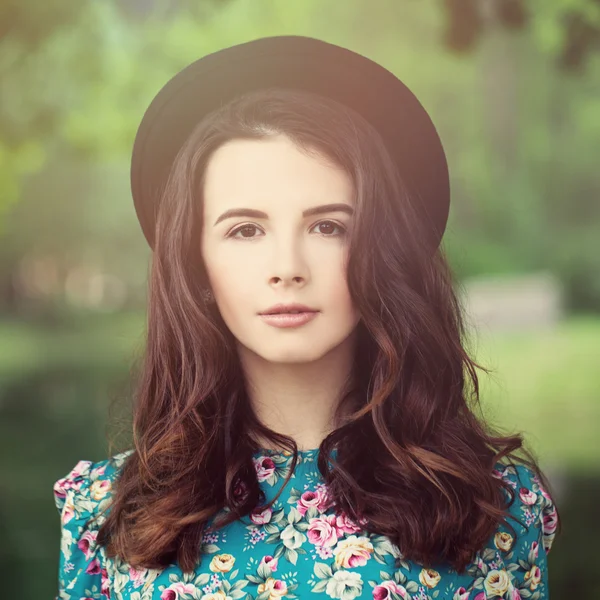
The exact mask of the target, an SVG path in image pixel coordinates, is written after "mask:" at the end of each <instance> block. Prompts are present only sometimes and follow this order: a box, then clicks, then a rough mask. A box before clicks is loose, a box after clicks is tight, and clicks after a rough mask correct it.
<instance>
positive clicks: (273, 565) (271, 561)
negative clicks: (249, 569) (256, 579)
mask: <svg viewBox="0 0 600 600" xmlns="http://www.w3.org/2000/svg"><path fill="white" fill-rule="evenodd" d="M278 562H279V559H278V558H275V557H273V556H271V555H270V554H267V556H263V558H262V560H261V561H260V564H262V565H266V566H267V567H269V568H270V569H271V571H272V572H273V573H274V572H275V571H277V563H278Z"/></svg>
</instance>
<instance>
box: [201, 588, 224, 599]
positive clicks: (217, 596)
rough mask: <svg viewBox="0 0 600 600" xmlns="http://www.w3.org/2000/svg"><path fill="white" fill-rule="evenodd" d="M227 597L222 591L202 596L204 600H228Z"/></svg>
mask: <svg viewBox="0 0 600 600" xmlns="http://www.w3.org/2000/svg"><path fill="white" fill-rule="evenodd" d="M226 598H227V596H226V595H225V592H222V591H220V590H219V591H218V592H213V593H212V594H204V596H202V600H226Z"/></svg>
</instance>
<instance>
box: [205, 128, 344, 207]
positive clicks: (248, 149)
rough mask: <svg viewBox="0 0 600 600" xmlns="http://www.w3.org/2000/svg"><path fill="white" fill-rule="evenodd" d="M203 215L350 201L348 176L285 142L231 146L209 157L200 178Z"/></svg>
mask: <svg viewBox="0 0 600 600" xmlns="http://www.w3.org/2000/svg"><path fill="white" fill-rule="evenodd" d="M203 196H204V204H205V212H207V213H209V214H210V213H213V212H214V211H216V210H221V209H223V208H231V207H234V206H239V205H240V204H239V203H240V201H241V200H244V202H245V203H246V205H253V206H256V207H258V205H259V204H263V205H264V206H265V207H267V206H271V207H277V206H280V207H287V208H288V209H289V208H290V207H292V206H293V205H298V206H299V207H300V206H307V205H309V204H310V205H312V204H314V201H315V200H317V201H321V200H326V201H328V202H334V201H346V202H350V201H351V199H352V182H351V179H350V177H349V175H348V174H347V173H346V172H345V171H344V170H343V169H342V168H341V167H339V166H338V165H335V164H334V163H332V162H331V161H330V160H328V159H327V158H325V157H324V156H323V155H321V154H318V153H316V152H315V153H313V152H311V153H310V154H308V153H306V151H303V150H301V149H299V148H298V147H297V146H296V145H295V144H294V143H293V142H292V141H291V140H290V139H289V138H288V137H286V136H282V135H280V136H276V137H270V138H265V139H261V140H239V139H236V140H232V141H229V142H227V143H225V144H224V145H222V146H221V147H219V148H218V149H217V150H215V152H214V153H213V154H212V156H211V157H210V159H209V161H208V163H207V166H206V171H205V175H204V189H203Z"/></svg>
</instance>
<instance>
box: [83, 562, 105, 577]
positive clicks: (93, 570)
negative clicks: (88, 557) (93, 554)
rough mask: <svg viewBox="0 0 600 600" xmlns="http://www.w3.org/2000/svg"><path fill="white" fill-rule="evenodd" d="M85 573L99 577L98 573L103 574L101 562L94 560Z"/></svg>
mask: <svg viewBox="0 0 600 600" xmlns="http://www.w3.org/2000/svg"><path fill="white" fill-rule="evenodd" d="M85 572H86V573H87V574H88V575H97V574H98V573H101V572H102V569H101V568H100V561H99V560H98V559H97V558H94V560H92V561H91V562H90V564H89V565H88V566H87V567H86V569H85Z"/></svg>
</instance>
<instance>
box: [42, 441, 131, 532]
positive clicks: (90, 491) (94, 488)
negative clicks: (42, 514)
mask: <svg viewBox="0 0 600 600" xmlns="http://www.w3.org/2000/svg"><path fill="white" fill-rule="evenodd" d="M132 452H133V451H132V450H128V451H126V452H121V453H120V454H115V455H114V456H111V457H110V458H107V459H105V460H102V461H99V462H92V461H89V460H80V461H79V462H77V464H76V465H75V466H74V467H73V468H72V469H71V470H70V471H69V472H68V473H67V474H66V475H65V476H64V477H61V478H60V479H58V481H56V482H55V483H54V487H53V491H54V503H55V504H56V508H57V509H58V510H59V511H60V512H61V513H62V514H63V516H64V517H65V519H64V520H63V522H65V520H66V522H68V521H69V520H70V518H72V516H73V513H74V512H75V511H78V512H90V513H91V512H94V511H95V510H96V509H98V508H103V506H104V505H105V504H106V500H109V499H110V496H111V492H112V485H113V483H114V482H115V480H116V478H117V477H118V475H119V472H120V469H121V467H122V465H123V463H124V462H125V460H126V459H127V458H128V456H129V455H130V454H131V453H132Z"/></svg>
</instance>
